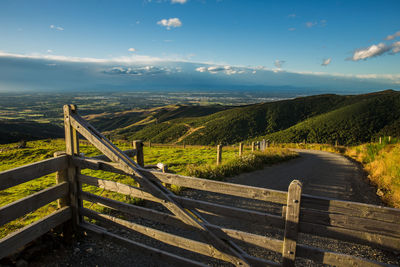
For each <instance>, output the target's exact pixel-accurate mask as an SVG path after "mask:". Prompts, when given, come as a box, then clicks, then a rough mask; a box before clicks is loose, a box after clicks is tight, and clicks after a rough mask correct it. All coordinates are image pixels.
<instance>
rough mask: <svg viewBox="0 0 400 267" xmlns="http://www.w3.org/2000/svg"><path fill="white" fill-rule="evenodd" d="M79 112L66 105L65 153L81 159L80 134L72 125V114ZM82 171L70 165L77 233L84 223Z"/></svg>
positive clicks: (70, 190) (72, 202) (68, 170)
mask: <svg viewBox="0 0 400 267" xmlns="http://www.w3.org/2000/svg"><path fill="white" fill-rule="evenodd" d="M76 112H77V107H76V105H64V128H65V152H66V154H67V155H69V156H70V157H72V156H75V157H79V138H78V132H77V131H76V129H74V128H73V127H72V125H71V121H70V118H71V114H73V113H76ZM79 173H80V169H79V168H76V167H75V166H74V165H72V164H71V161H70V163H69V167H68V169H67V176H68V182H69V200H70V205H71V209H72V229H73V230H74V232H75V233H76V232H77V228H78V225H79V223H80V222H81V221H82V216H80V215H79V214H80V212H79V209H80V208H82V206H83V205H82V200H80V199H79V196H78V194H79V192H80V191H81V184H80V183H79V182H78V179H77V175H78V174H79Z"/></svg>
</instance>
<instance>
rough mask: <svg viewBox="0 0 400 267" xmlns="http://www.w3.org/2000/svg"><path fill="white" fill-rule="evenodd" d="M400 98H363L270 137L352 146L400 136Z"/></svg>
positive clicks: (395, 94)
mask: <svg viewBox="0 0 400 267" xmlns="http://www.w3.org/2000/svg"><path fill="white" fill-rule="evenodd" d="M399 111H400V95H399V94H398V93H387V94H382V95H378V96H376V97H371V98H368V99H361V100H360V101H359V102H357V103H354V104H350V105H347V106H345V107H342V108H339V109H337V110H334V111H330V112H327V113H325V114H322V115H319V116H315V117H313V118H310V119H307V120H305V121H303V122H301V123H298V124H296V125H294V126H292V127H290V128H288V129H286V130H283V131H279V132H276V133H272V134H269V135H266V136H265V137H264V138H266V139H270V140H271V141H277V142H280V143H283V142H303V140H307V142H311V143H331V144H332V143H335V141H336V140H338V141H339V143H340V144H344V145H350V144H359V143H363V142H369V141H371V138H377V137H378V136H380V135H381V134H384V135H392V136H398V135H399V131H398V129H399V118H400V112H399Z"/></svg>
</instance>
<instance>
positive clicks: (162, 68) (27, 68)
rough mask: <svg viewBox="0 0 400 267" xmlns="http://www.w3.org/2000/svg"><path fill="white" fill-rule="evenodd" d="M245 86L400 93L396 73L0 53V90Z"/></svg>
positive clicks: (399, 76)
mask: <svg viewBox="0 0 400 267" xmlns="http://www.w3.org/2000/svg"><path fill="white" fill-rule="evenodd" d="M396 49H400V42H398V43H395V44H393V45H392V49H391V51H393V52H395V51H397V50H396ZM138 59H142V60H138ZM143 59H144V60H143ZM325 61H326V60H325ZM275 63H277V64H276V65H277V66H280V67H282V64H283V61H282V60H278V61H277V62H275ZM325 63H327V61H326V62H325ZM329 64H330V63H329ZM246 88H251V90H261V91H264V90H275V91H276V90H278V91H279V90H281V89H279V88H302V89H301V90H302V91H299V92H309V91H313V92H314V93H315V92H318V93H322V92H325V93H328V92H338V91H340V90H342V91H343V92H346V93H347V92H349V91H346V90H352V91H351V92H368V90H369V91H376V90H383V89H388V88H392V89H400V74H361V75H349V74H340V73H335V74H327V73H324V72H318V73H316V72H290V71H283V70H279V71H276V70H273V69H268V68H266V67H265V66H254V67H251V66H231V65H217V64H206V63H196V62H188V61H186V62H184V61H171V60H166V59H160V58H151V57H144V56H142V57H137V56H136V55H132V56H130V57H117V58H110V59H102V58H85V57H83V58H81V57H70V56H61V55H54V54H50V55H49V54H45V55H40V54H34V55H21V54H11V53H5V52H0V91H14V92H18V91H23V90H36V91H55V90H63V91H74V90H75V91H76V90H80V91H83V92H84V91H85V90H114V91H115V90H233V89H235V90H247V89H246ZM282 90H283V89H282ZM285 90H286V89H285ZM296 90H297V89H296ZM299 90H300V89H299Z"/></svg>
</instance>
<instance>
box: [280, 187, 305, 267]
mask: <svg viewBox="0 0 400 267" xmlns="http://www.w3.org/2000/svg"><path fill="white" fill-rule="evenodd" d="M301 190H302V184H301V182H300V181H298V180H293V181H292V182H291V183H290V185H289V190H288V197H287V206H286V219H285V233H284V240H283V251H282V257H283V261H282V266H294V262H295V258H296V245H297V236H298V227H299V218H300V200H301Z"/></svg>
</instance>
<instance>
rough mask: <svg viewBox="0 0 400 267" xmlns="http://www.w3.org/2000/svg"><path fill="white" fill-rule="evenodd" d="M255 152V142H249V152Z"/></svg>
mask: <svg viewBox="0 0 400 267" xmlns="http://www.w3.org/2000/svg"><path fill="white" fill-rule="evenodd" d="M255 150H256V144H255V142H251V152H254V151H255Z"/></svg>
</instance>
